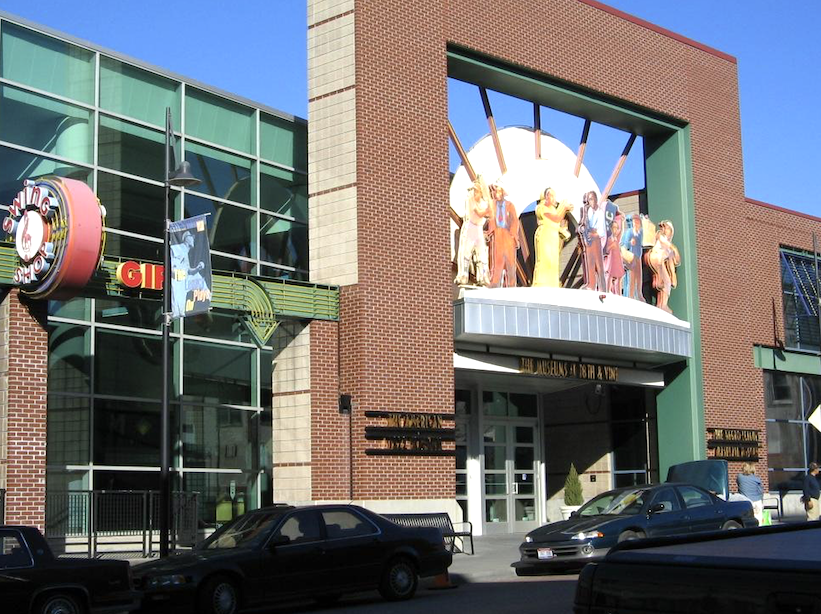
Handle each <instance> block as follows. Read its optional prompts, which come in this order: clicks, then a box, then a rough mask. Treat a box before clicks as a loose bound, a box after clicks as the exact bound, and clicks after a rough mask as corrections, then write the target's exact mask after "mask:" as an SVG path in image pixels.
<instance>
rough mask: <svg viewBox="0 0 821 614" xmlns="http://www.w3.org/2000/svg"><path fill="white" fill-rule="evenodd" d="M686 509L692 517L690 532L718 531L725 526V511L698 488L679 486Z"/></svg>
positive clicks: (712, 498)
mask: <svg viewBox="0 0 821 614" xmlns="http://www.w3.org/2000/svg"><path fill="white" fill-rule="evenodd" d="M677 488H678V492H679V494H680V495H681V499H682V501H684V507H685V509H686V510H687V513H688V514H689V515H690V521H689V522H690V531H691V532H693V533H700V532H702V531H718V530H719V529H721V527H722V526H723V525H724V513H723V512H724V509H723V507H722V506H721V505H716V504H715V500H714V497H713V496H712V495H711V494H710V493H708V492H707V491H706V490H703V489H701V488H699V487H698V486H690V485H687V486H678V487H677Z"/></svg>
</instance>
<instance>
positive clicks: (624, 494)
mask: <svg viewBox="0 0 821 614" xmlns="http://www.w3.org/2000/svg"><path fill="white" fill-rule="evenodd" d="M647 495H648V491H647V489H645V488H634V489H632V490H615V491H610V492H606V493H604V494H602V495H599V496H598V497H596V498H595V499H592V500H591V501H589V502H587V503H586V504H585V505H584V506H582V507H581V508H580V509H579V516H600V515H607V516H630V515H633V514H638V513H639V512H640V511H641V508H642V506H643V505H644V501H645V499H646V497H647Z"/></svg>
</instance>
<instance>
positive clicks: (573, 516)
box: [570, 510, 579, 518]
mask: <svg viewBox="0 0 821 614" xmlns="http://www.w3.org/2000/svg"><path fill="white" fill-rule="evenodd" d="M570 517H571V518H578V517H579V510H573V511H572V512H570Z"/></svg>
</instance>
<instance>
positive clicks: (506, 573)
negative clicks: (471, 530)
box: [450, 533, 525, 584]
mask: <svg viewBox="0 0 821 614" xmlns="http://www.w3.org/2000/svg"><path fill="white" fill-rule="evenodd" d="M524 538H525V534H524V533H510V534H505V535H482V536H481V537H474V538H473V543H474V546H475V547H476V554H473V555H470V554H454V555H453V565H451V567H450V575H451V578H452V580H453V582H454V583H457V584H463V583H474V582H490V581H500V580H501V581H505V580H512V579H513V578H515V577H516V574H515V572H514V571H513V568H512V567H511V566H510V564H511V563H512V562H514V561H518V560H519V544H521V543H522V542H523V541H524Z"/></svg>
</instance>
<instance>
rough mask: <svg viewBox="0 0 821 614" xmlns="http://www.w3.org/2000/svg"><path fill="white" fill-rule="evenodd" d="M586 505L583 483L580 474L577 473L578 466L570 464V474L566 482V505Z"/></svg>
mask: <svg viewBox="0 0 821 614" xmlns="http://www.w3.org/2000/svg"><path fill="white" fill-rule="evenodd" d="M582 503H584V497H583V496H582V481H581V480H580V479H579V473H578V471H576V465H574V464H573V463H570V472H569V473H568V474H567V478H566V479H565V481H564V504H565V505H581V504H582Z"/></svg>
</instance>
